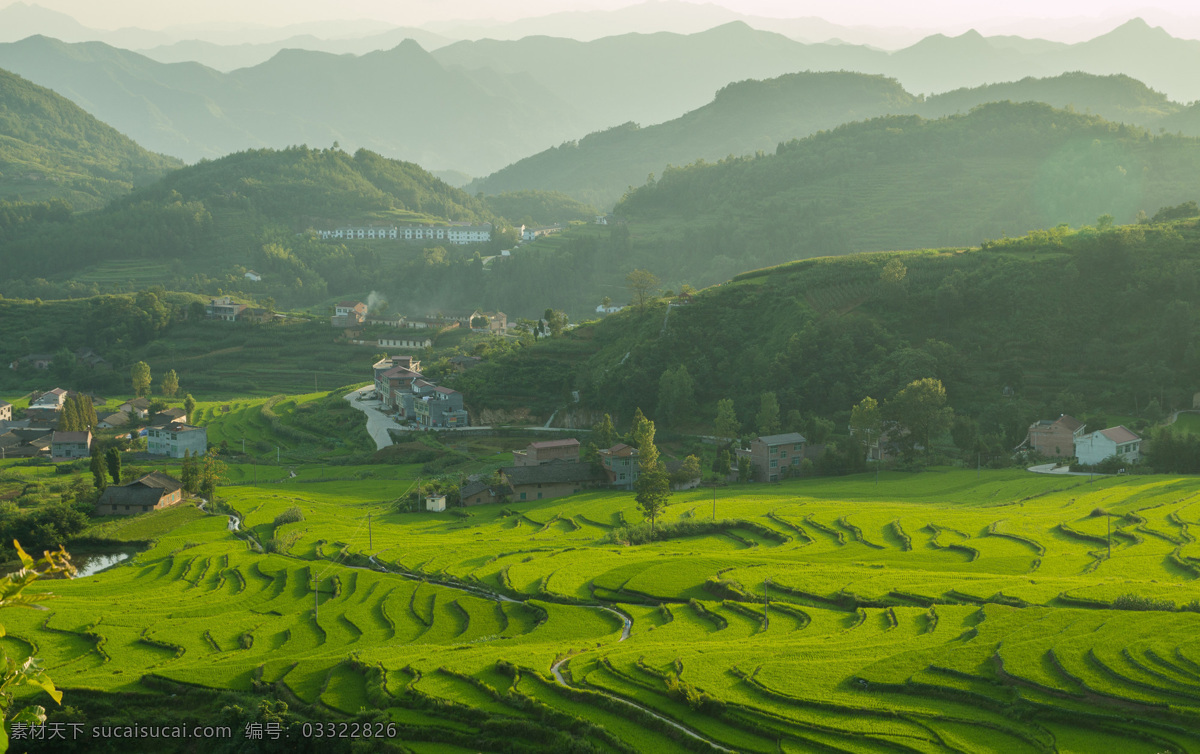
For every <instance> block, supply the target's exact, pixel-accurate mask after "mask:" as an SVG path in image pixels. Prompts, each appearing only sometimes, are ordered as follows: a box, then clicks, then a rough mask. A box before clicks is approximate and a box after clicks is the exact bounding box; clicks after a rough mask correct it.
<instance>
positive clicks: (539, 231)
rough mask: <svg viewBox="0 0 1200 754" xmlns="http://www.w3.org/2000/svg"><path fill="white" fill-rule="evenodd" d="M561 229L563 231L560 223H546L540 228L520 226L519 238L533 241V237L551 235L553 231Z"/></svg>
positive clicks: (557, 231) (559, 231) (558, 231)
mask: <svg viewBox="0 0 1200 754" xmlns="http://www.w3.org/2000/svg"><path fill="white" fill-rule="evenodd" d="M562 231H563V226H561V225H547V226H544V227H541V228H526V227H524V226H522V228H521V240H522V241H533V240H535V239H538V238H544V237H546V236H549V235H552V234H554V233H561V232H562Z"/></svg>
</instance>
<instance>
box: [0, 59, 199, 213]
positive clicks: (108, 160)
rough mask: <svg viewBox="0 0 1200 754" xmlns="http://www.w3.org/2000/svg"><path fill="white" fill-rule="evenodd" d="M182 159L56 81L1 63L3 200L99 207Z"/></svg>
mask: <svg viewBox="0 0 1200 754" xmlns="http://www.w3.org/2000/svg"><path fill="white" fill-rule="evenodd" d="M181 165H182V163H181V162H179V161H178V160H175V159H172V158H170V157H163V156H162V155H157V154H153V153H151V152H147V151H146V150H145V149H142V148H141V147H140V146H138V145H137V144H136V143H134V142H133V141H132V140H131V139H129V138H127V137H126V136H124V135H122V134H120V133H118V132H117V131H116V130H114V129H113V128H111V127H109V126H107V125H105V124H104V123H101V122H100V121H99V120H97V119H95V118H93V117H92V116H91V115H88V114H87V113H86V112H84V111H83V110H82V109H80V108H79V107H78V106H76V105H74V104H72V103H71V102H70V101H68V100H66V99H64V98H63V97H61V96H59V95H57V94H55V93H54V92H52V91H50V90H49V89H43V88H42V87H40V86H36V85H35V84H32V83H30V82H29V81H26V80H25V79H23V78H21V77H20V76H17V75H15V74H12V73H9V72H7V71H4V70H0V200H4V199H7V200H14V199H17V198H20V199H23V200H25V201H39V202H40V201H45V200H48V199H62V200H64V201H66V202H68V203H69V204H70V205H71V206H72V207H74V208H75V209H95V208H97V207H100V206H102V205H103V204H104V203H105V202H107V201H108V200H110V199H113V198H115V197H118V196H121V195H123V194H127V193H129V192H130V191H131V190H132V189H133V187H134V186H138V185H145V184H147V183H150V182H151V181H153V180H155V179H157V178H160V177H161V176H163V175H164V174H166V173H167V172H168V171H170V170H173V169H175V168H178V167H180V166H181Z"/></svg>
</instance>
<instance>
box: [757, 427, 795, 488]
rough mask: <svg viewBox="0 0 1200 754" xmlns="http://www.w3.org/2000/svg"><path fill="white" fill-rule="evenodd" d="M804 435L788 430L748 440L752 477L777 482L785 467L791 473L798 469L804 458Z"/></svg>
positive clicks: (761, 480) (762, 480)
mask: <svg viewBox="0 0 1200 754" xmlns="http://www.w3.org/2000/svg"><path fill="white" fill-rule="evenodd" d="M805 442H806V440H805V439H804V435H802V434H800V433H799V432H788V433H786V434H782V435H765V436H763V437H756V438H754V439H753V440H751V441H750V465H751V466H752V467H753V468H754V479H755V481H760V482H778V481H779V480H780V479H781V478H782V477H783V473H784V469H786V468H787V467H789V466H790V467H793V468H792V473H797V472H799V471H800V461H801V459H803V458H804V443H805Z"/></svg>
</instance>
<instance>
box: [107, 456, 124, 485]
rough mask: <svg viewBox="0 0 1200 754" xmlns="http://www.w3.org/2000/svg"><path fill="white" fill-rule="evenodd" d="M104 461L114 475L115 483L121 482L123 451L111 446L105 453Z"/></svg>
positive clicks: (109, 471)
mask: <svg viewBox="0 0 1200 754" xmlns="http://www.w3.org/2000/svg"><path fill="white" fill-rule="evenodd" d="M104 462H105V463H106V464H107V465H108V473H109V474H110V475H111V476H112V480H113V484H120V483H121V451H119V450H117V449H116V448H109V449H108V452H107V453H105V454H104Z"/></svg>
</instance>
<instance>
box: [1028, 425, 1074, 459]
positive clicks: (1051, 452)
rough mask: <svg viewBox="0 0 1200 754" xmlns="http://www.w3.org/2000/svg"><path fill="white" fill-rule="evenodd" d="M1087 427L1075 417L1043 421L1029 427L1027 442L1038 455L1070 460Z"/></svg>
mask: <svg viewBox="0 0 1200 754" xmlns="http://www.w3.org/2000/svg"><path fill="white" fill-rule="evenodd" d="M1085 427H1086V425H1085V424H1084V423H1083V422H1081V421H1079V420H1078V419H1076V418H1075V417H1073V416H1068V415H1066V414H1062V415H1060V416H1059V417H1058V418H1057V419H1042V420H1041V421H1037V422H1034V423H1033V424H1030V425H1029V435H1028V436H1027V438H1026V442H1027V443H1028V444H1029V447H1031V448H1033V450H1035V451H1037V452H1038V454H1040V455H1043V456H1046V457H1047V458H1070V457H1071V456H1073V455H1075V441H1076V440H1077V439H1079V438H1080V437H1082V436H1083V430H1084V428H1085Z"/></svg>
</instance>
